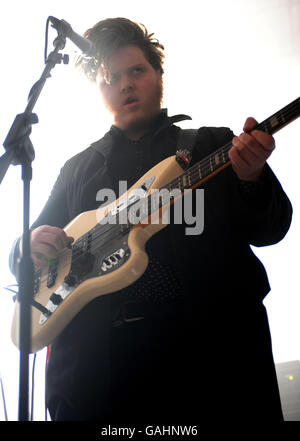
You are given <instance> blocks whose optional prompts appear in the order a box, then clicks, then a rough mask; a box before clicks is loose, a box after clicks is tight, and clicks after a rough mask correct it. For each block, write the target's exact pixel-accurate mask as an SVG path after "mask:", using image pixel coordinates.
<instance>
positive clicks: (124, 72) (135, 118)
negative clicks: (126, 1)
mask: <svg viewBox="0 0 300 441" xmlns="http://www.w3.org/2000/svg"><path fill="white" fill-rule="evenodd" d="M96 83H97V86H98V88H99V90H100V93H101V96H102V100H103V103H104V105H105V107H106V108H107V110H108V111H109V113H110V114H111V115H112V117H113V124H114V125H116V126H117V127H119V128H120V129H122V130H124V131H125V132H126V134H127V136H129V137H131V138H132V139H138V138H139V137H140V136H142V135H143V134H144V133H145V132H146V131H147V128H148V126H149V123H150V122H151V120H152V119H153V117H155V116H156V115H158V113H159V112H160V106H161V99H162V75H161V73H160V72H158V71H156V70H154V68H153V67H152V66H151V64H150V63H149V62H148V61H147V59H146V58H145V56H144V53H143V51H142V50H141V49H140V48H138V47H137V46H133V45H130V46H125V47H124V48H121V49H118V50H117V51H116V52H114V53H113V54H112V55H111V56H110V58H109V60H108V63H107V66H106V72H105V73H104V72H103V69H102V68H101V67H100V68H99V70H98V73H97V77H96Z"/></svg>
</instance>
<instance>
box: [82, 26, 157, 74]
mask: <svg viewBox="0 0 300 441" xmlns="http://www.w3.org/2000/svg"><path fill="white" fill-rule="evenodd" d="M153 35H154V34H153V33H152V34H149V33H148V31H147V29H146V27H145V26H144V25H143V24H141V23H136V22H133V21H131V20H128V19H127V18H120V17H119V18H108V19H105V20H102V21H99V22H98V23H96V24H95V25H94V26H93V27H92V28H90V29H88V30H87V31H86V32H85V33H84V34H83V37H85V38H88V39H89V40H90V41H91V42H92V43H93V44H94V46H95V48H96V51H97V55H96V57H94V58H86V57H84V56H81V55H80V56H77V58H76V59H75V66H76V67H77V68H79V69H81V70H82V72H83V73H84V74H85V75H86V76H87V77H88V78H89V79H90V80H91V81H95V79H96V75H97V71H98V69H99V67H100V66H101V67H102V68H103V69H104V70H105V68H106V64H107V62H108V58H109V57H110V55H111V54H112V53H113V52H115V51H116V50H117V49H120V48H122V47H124V46H128V45H135V46H137V47H139V48H140V49H141V50H142V51H143V53H144V56H145V58H146V59H147V60H148V61H149V63H150V64H151V66H152V67H153V68H154V69H155V70H156V71H159V72H161V74H163V72H164V71H163V67H162V66H163V61H164V46H163V45H162V44H160V42H159V41H158V40H157V39H156V38H154V37H153Z"/></svg>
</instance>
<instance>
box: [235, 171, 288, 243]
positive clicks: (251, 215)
mask: <svg viewBox="0 0 300 441" xmlns="http://www.w3.org/2000/svg"><path fill="white" fill-rule="evenodd" d="M231 170H232V169H231ZM231 186H232V187H231V190H232V205H233V212H234V227H235V228H236V230H237V231H238V232H239V234H240V235H241V236H243V237H244V238H246V239H247V241H248V243H249V244H251V245H254V246H257V247H260V246H267V245H273V244H275V243H277V242H279V241H280V240H282V239H283V238H284V236H285V235H286V233H287V232H288V230H289V227H290V224H291V220H292V212H293V210H292V205H291V203H290V201H289V199H288V197H287V195H286V194H285V192H284V190H283V188H282V186H281V184H280V182H279V181H278V179H277V178H276V176H275V174H274V173H273V171H272V170H271V168H270V166H269V165H268V164H267V163H266V165H265V167H264V170H263V172H262V175H261V177H260V179H259V181H258V182H255V183H246V182H244V181H240V180H239V179H238V177H237V176H236V174H235V173H234V172H233V170H232V173H231Z"/></svg>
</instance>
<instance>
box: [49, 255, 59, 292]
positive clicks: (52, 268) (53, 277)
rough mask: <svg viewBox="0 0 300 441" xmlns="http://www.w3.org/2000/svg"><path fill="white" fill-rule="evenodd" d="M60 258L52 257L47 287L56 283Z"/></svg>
mask: <svg viewBox="0 0 300 441" xmlns="http://www.w3.org/2000/svg"><path fill="white" fill-rule="evenodd" d="M57 265H58V259H50V261H49V268H48V277H47V288H52V286H54V285H55V282H56V277H57Z"/></svg>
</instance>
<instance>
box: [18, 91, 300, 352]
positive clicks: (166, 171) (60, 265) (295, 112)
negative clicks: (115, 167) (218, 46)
mask: <svg viewBox="0 0 300 441" xmlns="http://www.w3.org/2000/svg"><path fill="white" fill-rule="evenodd" d="M299 115H300V98H297V99H296V100H295V101H293V102H291V103H290V104H288V105H287V106H285V107H284V108H283V109H281V110H279V111H278V112H276V113H275V114H274V115H272V116H270V117H269V118H267V119H266V120H264V121H263V122H262V123H260V124H258V126H257V127H256V129H258V130H262V131H264V132H267V133H269V134H271V135H273V134H274V133H275V132H277V131H278V130H280V129H281V128H282V127H284V126H285V125H287V124H289V123H290V122H291V121H293V120H295V119H296V118H298V117H299ZM231 147H232V144H231V142H229V143H227V144H226V145H224V146H223V147H221V148H219V149H218V150H216V151H215V152H213V153H211V154H210V155H209V156H207V157H206V158H205V159H203V160H201V161H200V162H198V163H197V164H195V165H193V166H191V167H189V168H187V169H186V170H185V171H184V169H183V167H182V166H181V165H180V164H181V163H182V161H185V160H186V159H187V158H186V157H185V156H184V154H182V156H181V162H180V161H179V160H178V159H179V158H178V157H177V158H176V156H175V155H174V156H171V157H169V158H167V159H165V160H163V161H162V162H160V163H159V164H157V165H156V166H155V167H153V168H152V169H151V170H149V171H148V172H147V173H146V174H145V175H144V176H142V177H141V178H140V179H139V180H138V181H137V182H136V183H135V184H134V185H133V186H132V187H131V188H130V189H129V190H128V191H127V192H126V193H124V194H123V195H122V196H121V197H120V198H119V199H117V200H116V201H114V202H112V203H110V204H109V205H106V206H105V207H100V208H99V209H98V210H92V211H88V212H84V213H82V214H80V215H78V216H77V217H76V218H75V219H74V220H73V221H72V222H70V223H69V224H68V225H67V226H66V227H65V231H66V233H67V235H69V236H72V237H74V242H73V244H72V246H70V247H67V248H65V249H63V250H62V251H61V252H60V253H59V255H58V257H57V259H52V260H50V262H49V265H48V267H47V268H43V269H36V270H35V273H34V295H33V301H32V316H31V321H32V326H31V352H37V351H39V350H40V349H42V348H43V347H44V346H47V345H49V344H50V343H51V342H53V340H54V339H55V338H56V337H57V336H58V335H59V334H60V333H61V332H62V330H63V329H64V328H65V326H66V325H67V324H68V323H69V322H70V321H71V320H72V319H73V318H74V317H75V315H76V314H77V313H78V312H79V311H80V310H81V309H82V308H83V307H84V306H85V305H86V304H87V303H89V302H90V301H92V300H93V299H94V298H96V297H98V296H102V295H105V294H109V293H113V292H116V291H118V290H120V289H122V288H125V287H126V286H128V285H130V284H132V283H134V282H135V281H136V280H137V279H138V278H139V277H141V275H142V274H143V273H144V271H145V270H146V268H147V265H148V256H147V253H146V252H145V244H146V242H147V241H148V240H149V238H151V236H153V235H154V234H155V233H157V232H158V231H160V230H161V229H162V228H164V227H165V226H166V225H167V223H166V222H164V214H165V213H166V210H168V209H169V207H170V204H173V203H174V201H175V200H176V198H180V197H182V196H183V195H184V192H185V191H186V190H191V189H194V188H196V187H198V186H200V185H201V184H202V183H203V182H205V181H206V180H208V179H210V178H211V177H213V176H214V175H215V174H217V173H219V172H220V171H221V170H223V169H224V168H225V167H228V166H229V165H230V159H229V155H228V152H229V150H230V149H231ZM179 156H180V155H179ZM163 189H166V190H167V191H168V194H174V191H173V190H176V196H174V197H171V198H169V199H168V201H167V202H165V201H164V198H163V197H161V195H162V192H161V190H163ZM133 208H134V213H135V218H136V219H138V220H137V221H135V222H134V221H133V220H132V219H131V218H130V216H129V214H130V213H129V211H130V210H131V212H132V209H133ZM131 217H132V216H131ZM121 220H122V222H121ZM19 312H20V303H19V300H18V299H17V300H16V305H15V311H14V316H13V322H12V340H13V342H14V343H15V345H16V346H19V326H18V325H19Z"/></svg>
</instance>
